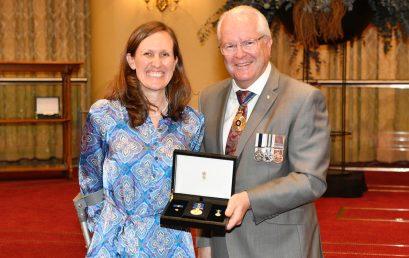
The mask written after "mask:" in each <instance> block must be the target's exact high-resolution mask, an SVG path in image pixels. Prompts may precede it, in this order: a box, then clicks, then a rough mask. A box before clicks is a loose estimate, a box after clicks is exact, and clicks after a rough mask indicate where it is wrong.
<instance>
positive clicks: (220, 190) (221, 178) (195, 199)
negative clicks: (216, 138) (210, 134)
mask: <svg viewBox="0 0 409 258" xmlns="http://www.w3.org/2000/svg"><path fill="white" fill-rule="evenodd" d="M236 162H237V161H236V157H233V156H227V155H219V154H209V153H200V152H191V151H185V150H175V151H174V153H173V171H172V196H171V199H170V201H169V203H168V204H167V205H166V207H165V210H164V212H163V213H162V215H161V218H160V223H161V225H163V226H167V227H173V228H175V227H176V228H179V227H193V228H207V229H218V230H220V229H223V228H224V227H225V226H226V224H227V218H226V217H225V216H224V212H225V210H226V206H227V202H228V200H229V199H230V197H231V195H232V194H233V191H234V182H235V180H234V179H235V174H236V173H235V172H236Z"/></svg>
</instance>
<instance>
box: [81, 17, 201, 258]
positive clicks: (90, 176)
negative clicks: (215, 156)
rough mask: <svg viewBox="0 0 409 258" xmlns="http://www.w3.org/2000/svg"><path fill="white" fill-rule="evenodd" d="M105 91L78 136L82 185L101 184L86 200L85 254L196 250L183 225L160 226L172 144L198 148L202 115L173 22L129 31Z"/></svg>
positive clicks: (190, 253)
mask: <svg viewBox="0 0 409 258" xmlns="http://www.w3.org/2000/svg"><path fill="white" fill-rule="evenodd" d="M124 53H125V54H124V55H123V59H122V62H121V66H120V71H119V75H118V78H117V80H116V81H115V83H114V84H113V88H112V91H111V93H110V94H109V95H108V96H107V98H106V99H104V100H99V101H97V102H96V103H95V104H94V105H92V107H91V109H90V111H89V114H88V117H87V123H86V127H85V128H84V135H83V137H82V144H81V156H80V167H79V182H80V187H81V192H82V193H83V194H89V193H92V192H95V191H98V190H99V189H101V188H103V189H104V196H105V199H104V201H103V202H102V203H100V204H98V205H95V206H91V207H89V208H88V210H87V212H88V216H89V220H88V225H89V228H90V230H91V231H92V232H93V238H92V241H91V245H90V247H89V249H88V253H87V256H88V257H101V256H102V257H117V256H120V257H194V250H193V244H192V237H191V235H190V233H189V232H187V231H183V230H172V229H168V228H162V227H161V226H160V222H159V218H160V213H161V212H162V211H163V209H164V207H165V205H166V204H167V202H168V200H169V196H170V187H171V173H172V155H173V151H174V150H175V149H187V150H193V151H198V150H199V148H200V144H201V141H202V138H203V124H204V117H203V115H201V114H199V113H198V112H196V111H195V110H194V109H192V108H191V107H189V106H187V104H188V102H189V100H190V95H191V89H190V85H189V81H188V79H187V78H186V75H185V71H184V68H183V60H182V56H181V54H180V50H179V46H178V42H177V39H176V36H175V34H174V32H173V31H172V29H170V28H169V27H167V26H166V25H165V24H163V23H160V22H150V23H146V24H143V25H141V26H140V27H138V28H137V29H136V30H135V31H134V32H133V33H132V34H131V36H130V38H129V40H128V43H127V46H126V49H125V52H124Z"/></svg>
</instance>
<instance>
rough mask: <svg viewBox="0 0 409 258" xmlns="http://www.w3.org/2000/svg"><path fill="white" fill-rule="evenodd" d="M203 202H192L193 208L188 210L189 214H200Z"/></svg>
mask: <svg viewBox="0 0 409 258" xmlns="http://www.w3.org/2000/svg"><path fill="white" fill-rule="evenodd" d="M203 209H204V203H201V202H196V203H194V204H193V209H192V210H191V211H190V214H192V215H195V216H200V215H202V214H203Z"/></svg>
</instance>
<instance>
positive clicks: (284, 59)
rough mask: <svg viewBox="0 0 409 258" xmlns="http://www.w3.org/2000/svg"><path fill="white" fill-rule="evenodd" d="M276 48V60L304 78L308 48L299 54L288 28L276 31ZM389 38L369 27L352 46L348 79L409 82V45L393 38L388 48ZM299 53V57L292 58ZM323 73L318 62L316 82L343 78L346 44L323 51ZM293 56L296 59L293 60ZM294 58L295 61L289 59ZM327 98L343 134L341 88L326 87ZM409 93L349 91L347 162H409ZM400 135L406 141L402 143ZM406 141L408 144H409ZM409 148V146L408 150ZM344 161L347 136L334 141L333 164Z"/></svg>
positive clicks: (332, 119) (349, 47) (368, 89)
mask: <svg viewBox="0 0 409 258" xmlns="http://www.w3.org/2000/svg"><path fill="white" fill-rule="evenodd" d="M272 30H273V31H275V33H274V35H275V36H274V44H275V46H276V47H275V48H274V50H273V55H272V62H273V63H275V64H276V66H277V67H278V68H279V69H280V70H281V71H282V72H284V73H287V74H289V75H291V76H293V77H296V78H298V79H302V78H303V69H302V65H301V64H302V61H303V49H302V48H301V47H297V48H296V50H295V52H294V50H293V49H292V48H291V45H292V44H291V42H290V40H289V38H288V36H287V35H285V33H284V32H283V29H282V28H280V29H278V30H277V29H276V28H272ZM383 47H384V44H383V38H381V37H380V36H379V34H378V33H377V31H376V29H375V28H368V29H367V30H366V31H365V32H364V35H363V37H362V39H359V40H356V41H354V42H348V43H347V48H346V79H347V80H382V81H390V80H402V81H409V73H408V68H407V67H409V44H408V43H407V42H404V41H402V40H400V41H397V40H396V38H395V39H392V48H391V49H390V50H389V52H388V53H387V54H385V53H384V50H383ZM291 53H293V54H291ZM318 53H319V58H320V62H321V64H320V70H319V71H317V70H316V69H315V68H316V66H315V65H314V62H313V61H312V64H311V70H310V71H311V73H310V79H311V80H312V81H314V80H342V69H343V62H342V60H343V54H342V49H341V45H338V46H336V47H333V46H327V45H323V46H321V47H320V48H319V49H318ZM290 56H291V58H290ZM290 59H292V60H294V61H293V62H289V60H290ZM320 89H321V90H322V91H323V93H324V94H325V96H326V98H327V104H328V108H329V115H330V123H331V127H332V130H338V131H339V130H341V88H340V87H326V86H321V87H320ZM408 110H409V89H396V88H387V87H383V88H376V87H350V86H347V91H346V121H347V122H346V131H348V132H351V135H350V136H347V137H346V153H345V154H346V162H348V163H351V162H354V163H366V164H368V163H369V164H371V163H372V164H376V163H373V162H386V163H393V162H402V161H403V163H400V165H404V166H407V164H408V161H409V149H408V148H409V112H408ZM399 137H400V140H399V139H398V138H399ZM405 140H406V143H405V142H404V141H405ZM405 146H406V148H405ZM340 160H341V138H340V137H335V138H333V144H332V151H331V162H332V163H339V162H340Z"/></svg>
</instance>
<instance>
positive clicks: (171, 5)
mask: <svg viewBox="0 0 409 258" xmlns="http://www.w3.org/2000/svg"><path fill="white" fill-rule="evenodd" d="M145 3H146V8H147V9H148V10H152V9H153V8H154V7H153V6H156V8H158V10H159V11H161V12H163V11H165V10H169V11H171V12H173V11H174V10H176V8H177V7H178V3H179V0H145Z"/></svg>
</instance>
